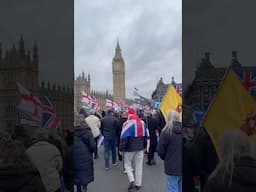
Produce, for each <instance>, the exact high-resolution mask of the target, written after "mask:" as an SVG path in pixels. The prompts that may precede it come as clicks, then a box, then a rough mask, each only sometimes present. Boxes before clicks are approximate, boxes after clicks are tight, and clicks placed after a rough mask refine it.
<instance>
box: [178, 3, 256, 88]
mask: <svg viewBox="0 0 256 192" xmlns="http://www.w3.org/2000/svg"><path fill="white" fill-rule="evenodd" d="M255 7H256V1H242V0H236V1H234V0H225V1H222V0H214V1H212V0H196V1H191V0H183V15H182V17H183V21H182V22H183V23H182V25H183V33H182V43H183V44H182V49H183V50H182V57H183V58H182V69H183V71H182V75H183V78H182V81H183V84H187V83H189V82H190V81H191V80H193V77H194V71H195V68H196V66H197V65H198V64H199V63H200V61H201V58H202V57H203V56H204V53H205V52H206V51H210V53H211V61H212V64H213V65H215V66H217V67H220V66H222V67H223V66H227V65H229V64H230V62H231V56H232V55H231V52H232V51H233V50H236V51H238V57H239V60H240V62H241V64H242V65H244V66H255V46H256V38H255V34H256V27H255V26H256V25H255V18H256V12H255Z"/></svg>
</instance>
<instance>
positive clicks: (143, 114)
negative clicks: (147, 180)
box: [74, 105, 182, 192]
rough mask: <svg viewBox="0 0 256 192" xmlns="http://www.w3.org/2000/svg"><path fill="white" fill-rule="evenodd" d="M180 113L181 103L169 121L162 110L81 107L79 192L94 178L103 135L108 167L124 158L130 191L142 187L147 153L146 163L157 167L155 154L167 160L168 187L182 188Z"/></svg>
mask: <svg viewBox="0 0 256 192" xmlns="http://www.w3.org/2000/svg"><path fill="white" fill-rule="evenodd" d="M180 113H181V105H179V106H178V107H177V109H176V110H172V111H170V113H169V115H168V122H167V123H165V121H164V119H163V116H162V115H161V113H160V111H159V110H153V111H143V110H137V111H136V110H134V109H132V108H131V109H129V110H127V111H124V112H115V111H114V110H112V109H109V110H107V111H106V112H105V113H103V114H100V113H97V112H95V111H93V110H89V111H88V112H87V111H85V110H83V109H81V111H80V112H79V115H78V114H77V115H76V126H75V129H74V133H75V134H74V135H75V142H74V157H75V158H74V161H75V163H74V180H75V186H76V189H77V191H78V192H81V191H82V190H83V191H86V190H87V185H88V184H89V183H91V182H93V181H94V170H93V163H94V160H93V154H94V158H99V156H98V153H97V148H98V140H99V137H100V135H101V134H102V136H103V137H104V142H103V143H104V153H103V159H104V162H103V163H104V166H105V170H106V171H108V170H110V168H111V166H110V164H111V165H112V166H116V165H117V162H118V160H119V161H122V162H123V172H124V173H125V174H127V176H128V187H127V188H128V192H130V191H133V190H140V188H141V187H142V175H143V159H144V155H147V161H146V164H147V165H148V166H154V165H155V164H156V160H155V153H157V154H158V155H159V156H160V158H161V159H162V160H163V161H164V166H165V170H164V171H165V174H166V184H167V190H168V191H181V189H182V178H181V175H182V169H181V166H182V163H181V153H182V124H181V116H180ZM92 116H94V117H92ZM85 130H86V131H85ZM82 133H83V134H82ZM117 157H118V160H117Z"/></svg>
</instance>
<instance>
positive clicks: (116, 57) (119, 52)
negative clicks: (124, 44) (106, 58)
mask: <svg viewBox="0 0 256 192" xmlns="http://www.w3.org/2000/svg"><path fill="white" fill-rule="evenodd" d="M122 58H123V57H122V53H121V48H120V44H119V40H117V44H116V53H115V57H114V59H122Z"/></svg>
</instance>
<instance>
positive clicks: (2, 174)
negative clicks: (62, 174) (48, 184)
mask: <svg viewBox="0 0 256 192" xmlns="http://www.w3.org/2000/svg"><path fill="white" fill-rule="evenodd" d="M0 192H46V190H45V188H44V185H43V183H42V181H41V177H40V175H39V172H38V171H37V169H35V168H32V167H31V168H26V169H25V168H16V167H14V166H13V167H0Z"/></svg>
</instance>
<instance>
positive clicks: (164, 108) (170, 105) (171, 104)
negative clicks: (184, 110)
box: [160, 85, 182, 122]
mask: <svg viewBox="0 0 256 192" xmlns="http://www.w3.org/2000/svg"><path fill="white" fill-rule="evenodd" d="M179 104H182V98H181V96H180V95H179V94H178V93H177V91H176V90H175V88H174V87H173V86H172V85H169V87H168V89H167V92H166V94H165V96H164V98H163V100H162V102H161V104H160V110H161V112H162V114H163V116H164V119H165V122H167V115H168V113H169V111H170V110H173V109H176V108H177V107H178V105H179Z"/></svg>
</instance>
